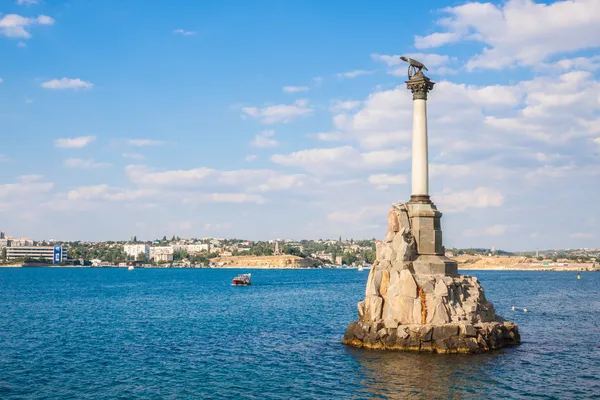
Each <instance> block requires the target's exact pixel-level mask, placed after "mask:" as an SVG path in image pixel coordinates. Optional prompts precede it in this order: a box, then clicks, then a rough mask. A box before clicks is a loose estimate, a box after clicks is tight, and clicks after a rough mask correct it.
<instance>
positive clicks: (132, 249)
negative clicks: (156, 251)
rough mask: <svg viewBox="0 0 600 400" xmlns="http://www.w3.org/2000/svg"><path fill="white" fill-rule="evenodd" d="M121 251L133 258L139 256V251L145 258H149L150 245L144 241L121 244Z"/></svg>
mask: <svg viewBox="0 0 600 400" xmlns="http://www.w3.org/2000/svg"><path fill="white" fill-rule="evenodd" d="M123 251H124V252H125V254H127V256H128V257H133V258H134V259H135V260H137V259H138V258H139V255H140V253H144V255H145V256H146V259H147V260H149V259H150V246H149V245H147V244H145V243H142V244H139V243H137V244H126V245H125V246H123Z"/></svg>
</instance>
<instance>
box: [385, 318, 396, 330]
mask: <svg viewBox="0 0 600 400" xmlns="http://www.w3.org/2000/svg"><path fill="white" fill-rule="evenodd" d="M383 326H385V327H386V328H388V329H396V328H398V321H396V320H394V319H392V318H387V319H384V320H383Z"/></svg>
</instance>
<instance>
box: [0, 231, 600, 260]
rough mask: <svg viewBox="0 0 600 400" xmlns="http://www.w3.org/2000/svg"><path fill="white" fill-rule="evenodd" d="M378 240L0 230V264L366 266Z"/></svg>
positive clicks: (593, 255) (588, 252) (563, 254)
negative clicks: (273, 260) (81, 236)
mask: <svg viewBox="0 0 600 400" xmlns="http://www.w3.org/2000/svg"><path fill="white" fill-rule="evenodd" d="M377 242H378V240H375V239H368V240H353V239H342V238H341V237H339V238H338V239H319V240H299V241H298V240H290V239H279V238H278V239H272V240H267V241H252V240H244V239H225V238H214V237H203V238H181V237H178V236H172V237H171V238H167V237H166V236H164V237H163V238H162V239H155V240H150V241H141V240H138V239H137V237H135V236H134V237H132V238H131V239H130V240H128V241H103V242H87V241H71V242H64V241H55V240H41V241H34V240H31V239H28V238H23V237H21V238H17V237H12V236H10V235H7V234H5V232H2V231H0V265H14V264H36V263H37V264H53V265H64V266H93V267H108V266H128V265H143V266H156V267H180V268H185V267H188V268H190V267H210V266H214V264H215V263H216V262H217V261H216V260H219V259H225V258H227V257H244V256H246V257H252V256H254V257H266V256H286V255H287V256H296V257H301V258H308V259H312V260H313V261H314V262H313V265H315V266H322V265H329V266H342V265H344V266H351V265H370V264H371V263H372V262H373V261H374V259H375V253H376V243H377ZM446 255H447V256H449V257H456V256H460V255H482V256H492V255H498V256H526V257H536V258H538V259H539V260H542V259H549V260H553V261H557V260H561V259H562V260H571V261H576V262H595V261H596V260H600V248H593V249H590V248H582V249H550V250H533V251H525V252H507V251H503V250H499V249H495V248H494V247H492V248H491V249H486V248H469V249H457V248H452V249H446Z"/></svg>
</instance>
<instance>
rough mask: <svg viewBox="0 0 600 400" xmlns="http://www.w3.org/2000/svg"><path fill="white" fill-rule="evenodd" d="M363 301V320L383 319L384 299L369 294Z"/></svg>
mask: <svg viewBox="0 0 600 400" xmlns="http://www.w3.org/2000/svg"><path fill="white" fill-rule="evenodd" d="M361 303H363V310H364V311H363V319H362V321H368V322H375V321H377V320H379V319H381V312H382V307H383V299H382V298H381V297H379V296H367V297H366V298H365V299H364V300H363V301H362V302H361Z"/></svg>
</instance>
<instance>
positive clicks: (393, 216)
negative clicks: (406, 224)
mask: <svg viewBox="0 0 600 400" xmlns="http://www.w3.org/2000/svg"><path fill="white" fill-rule="evenodd" d="M399 230H400V220H399V219H398V214H397V213H396V211H395V210H394V209H393V208H392V209H391V210H390V212H389V213H388V232H398V231H399Z"/></svg>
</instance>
